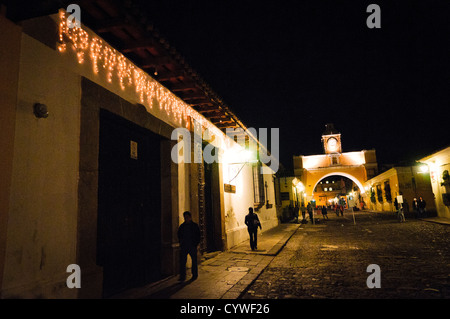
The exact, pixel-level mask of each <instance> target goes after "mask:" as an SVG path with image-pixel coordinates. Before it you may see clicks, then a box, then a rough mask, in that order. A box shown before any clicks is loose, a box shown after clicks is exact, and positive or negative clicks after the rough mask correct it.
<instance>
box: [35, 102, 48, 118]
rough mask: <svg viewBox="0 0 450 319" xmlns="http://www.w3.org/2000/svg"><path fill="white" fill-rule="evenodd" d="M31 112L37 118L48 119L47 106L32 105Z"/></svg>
mask: <svg viewBox="0 0 450 319" xmlns="http://www.w3.org/2000/svg"><path fill="white" fill-rule="evenodd" d="M33 112H34V115H35V116H36V117H37V118H47V117H48V111H47V105H45V104H41V103H36V104H34V106H33Z"/></svg>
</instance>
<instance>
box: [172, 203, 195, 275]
mask: <svg viewBox="0 0 450 319" xmlns="http://www.w3.org/2000/svg"><path fill="white" fill-rule="evenodd" d="M183 217H184V222H183V223H182V224H181V225H180V227H179V228H178V233H177V235H178V241H179V242H180V279H179V280H180V281H185V280H186V262H187V255H189V256H191V259H192V280H195V279H197V277H198V263H197V246H198V244H199V243H200V228H199V227H198V224H196V223H194V222H193V221H192V215H191V213H190V212H188V211H185V212H184V213H183Z"/></svg>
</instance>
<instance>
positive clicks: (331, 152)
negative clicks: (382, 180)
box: [293, 124, 378, 206]
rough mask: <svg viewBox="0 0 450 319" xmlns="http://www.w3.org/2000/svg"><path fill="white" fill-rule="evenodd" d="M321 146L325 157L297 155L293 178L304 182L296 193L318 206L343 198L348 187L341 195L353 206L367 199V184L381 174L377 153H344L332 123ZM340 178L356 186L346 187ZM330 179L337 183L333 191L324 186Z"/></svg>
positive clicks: (339, 136)
mask: <svg viewBox="0 0 450 319" xmlns="http://www.w3.org/2000/svg"><path fill="white" fill-rule="evenodd" d="M322 145H323V149H324V154H319V155H308V156H304V155H300V156H294V158H293V161H294V175H295V177H296V178H297V179H298V181H299V184H300V183H301V187H297V188H296V189H297V192H301V194H300V196H302V197H303V198H304V199H305V201H306V202H309V201H312V200H313V201H315V203H316V205H319V203H318V201H320V205H325V204H326V205H329V204H330V203H331V201H330V200H331V199H332V198H335V197H336V196H337V195H338V194H339V195H340V194H341V192H342V190H343V189H344V188H345V191H346V193H347V194H342V195H344V196H349V197H352V200H353V202H351V205H350V206H353V205H355V204H359V200H360V198H365V196H366V194H365V189H364V186H363V185H364V182H365V181H367V180H368V179H370V178H372V177H373V176H375V175H376V174H377V173H378V165H377V161H376V155H375V150H363V151H357V152H343V151H342V150H343V148H342V140H341V134H340V133H339V132H338V131H337V130H336V129H335V128H334V125H333V124H327V125H326V130H325V132H324V133H323V134H322ZM341 177H345V178H348V179H349V180H351V181H352V182H353V184H352V185H347V186H346V187H345V185H342V183H341ZM327 180H328V182H330V181H331V182H333V181H334V182H335V184H336V186H334V187H333V186H331V190H330V187H326V185H324V184H323V181H325V184H326V182H327ZM320 183H322V184H320ZM325 188H327V190H326V191H325ZM300 189H301V191H300ZM333 195H334V196H333ZM354 198H356V199H358V200H357V201H356V200H354ZM361 200H362V199H361ZM348 204H349V203H348V201H347V205H348Z"/></svg>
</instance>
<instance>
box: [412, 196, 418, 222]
mask: <svg viewBox="0 0 450 319" xmlns="http://www.w3.org/2000/svg"><path fill="white" fill-rule="evenodd" d="M412 207H413V211H414V217H415V218H419V203H418V202H417V198H414V199H413V202H412Z"/></svg>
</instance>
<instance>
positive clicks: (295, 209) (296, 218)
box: [294, 204, 300, 223]
mask: <svg viewBox="0 0 450 319" xmlns="http://www.w3.org/2000/svg"><path fill="white" fill-rule="evenodd" d="M299 210H300V208H299V207H298V204H295V207H294V218H295V222H296V223H298V211H299Z"/></svg>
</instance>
